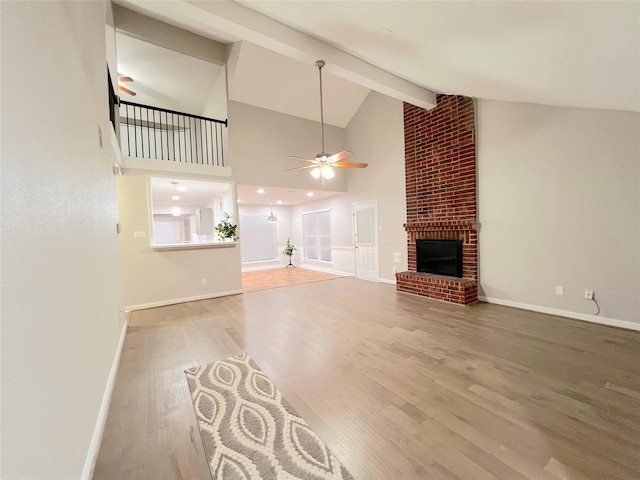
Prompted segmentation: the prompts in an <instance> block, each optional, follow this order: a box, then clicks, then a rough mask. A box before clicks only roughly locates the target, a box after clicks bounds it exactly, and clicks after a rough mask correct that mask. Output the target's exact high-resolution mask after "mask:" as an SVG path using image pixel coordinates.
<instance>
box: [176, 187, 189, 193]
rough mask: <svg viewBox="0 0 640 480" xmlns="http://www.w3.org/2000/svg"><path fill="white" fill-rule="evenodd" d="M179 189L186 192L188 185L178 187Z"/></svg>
mask: <svg viewBox="0 0 640 480" xmlns="http://www.w3.org/2000/svg"><path fill="white" fill-rule="evenodd" d="M178 191H179V192H186V191H187V187H178Z"/></svg>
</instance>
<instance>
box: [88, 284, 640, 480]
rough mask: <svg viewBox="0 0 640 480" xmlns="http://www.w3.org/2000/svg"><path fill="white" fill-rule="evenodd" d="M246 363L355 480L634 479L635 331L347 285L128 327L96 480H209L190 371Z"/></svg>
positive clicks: (203, 306)
mask: <svg viewBox="0 0 640 480" xmlns="http://www.w3.org/2000/svg"><path fill="white" fill-rule="evenodd" d="M240 352H247V353H249V355H251V356H252V357H253V358H254V360H256V362H257V363H258V364H259V365H260V366H261V368H262V369H263V370H264V371H265V373H266V374H267V375H268V376H269V377H270V378H271V379H272V381H273V382H274V383H275V385H276V386H277V388H278V389H279V390H280V391H281V392H282V393H283V394H284V395H285V397H286V398H287V399H288V400H289V401H290V402H291V403H292V405H293V406H294V407H295V408H296V409H297V410H298V411H299V413H300V414H301V415H302V416H303V417H304V418H305V419H306V420H307V422H308V423H309V425H310V426H311V428H313V429H314V430H315V431H316V433H317V434H318V435H319V436H320V438H322V439H323V440H324V441H325V442H326V443H327V445H329V447H331V448H332V449H333V451H334V453H335V454H336V455H337V456H338V458H340V460H341V461H342V462H343V464H344V465H345V466H346V467H347V468H349V470H350V471H351V472H352V473H353V474H354V475H355V476H356V478H359V479H365V480H366V479H381V480H387V479H437V480H455V479H462V480H469V479H473V480H475V479H487V480H495V479H504V480H523V479H535V480H538V479H542V480H559V479H576V480H585V479H592V480H599V479H601V478H608V479H620V480H623V479H624V480H630V479H638V478H640V460H639V459H640V453H639V451H640V333H638V332H632V331H627V330H621V329H615V328H611V327H605V326H602V325H596V324H590V323H586V322H579V321H574V320H569V319H565V318H560V317H554V316H550V315H544V314H540V313H536V312H527V311H523V310H517V309H513V308H508V307H502V306H497V305H489V304H482V303H479V304H475V305H471V306H467V307H462V306H457V305H449V304H445V303H442V302H437V301H433V300H429V299H426V298H422V297H417V296H413V295H408V294H399V293H397V292H396V291H395V289H394V287H393V286H391V285H384V284H377V283H372V282H365V281H359V280H356V279H353V278H338V279H333V280H326V281H320V282H316V283H307V284H299V285H295V286H290V287H283V288H277V289H274V290H260V291H254V292H250V293H245V294H242V295H234V296H229V297H222V298H216V299H210V300H203V301H198V302H190V303H185V304H179V305H171V306H167V307H162V308H154V309H148V310H144V311H137V312H134V313H133V314H132V315H131V318H130V322H129V328H128V331H127V336H126V338H125V343H124V347H123V351H122V357H121V360H120V368H119V371H118V375H117V378H116V382H115V388H114V392H113V396H112V399H111V405H110V410H109V414H108V418H107V423H106V426H105V432H104V436H103V440H102V445H101V448H100V452H99V455H98V459H97V463H96V467H95V472H94V476H93V478H94V479H96V480H102V479H114V480H120V479H149V480H151V479H153V480H155V479H165V478H166V479H173V480H175V479H201V478H202V479H206V478H209V471H208V466H207V464H206V459H205V456H204V452H203V450H202V442H201V439H200V435H199V431H198V429H197V424H196V419H195V415H194V412H193V405H192V404H191V399H190V396H189V391H188V387H187V383H186V378H185V376H184V373H183V371H184V369H185V368H188V367H191V366H196V365H204V364H207V363H210V362H213V361H215V360H219V359H221V358H225V357H228V356H230V355H233V354H237V353H240Z"/></svg>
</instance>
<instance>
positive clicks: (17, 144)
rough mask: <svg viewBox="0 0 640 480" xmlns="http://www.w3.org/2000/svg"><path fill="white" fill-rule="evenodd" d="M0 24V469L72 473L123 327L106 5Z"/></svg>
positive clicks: (53, 10) (25, 8) (39, 11)
mask: <svg viewBox="0 0 640 480" xmlns="http://www.w3.org/2000/svg"><path fill="white" fill-rule="evenodd" d="M1 21H2V25H1V32H2V33H1V34H2V40H1V41H2V82H1V84H2V92H1V93H2V130H1V135H2V142H1V149H2V150H1V158H2V180H1V184H2V250H1V260H2V285H1V295H2V307H1V308H2V310H1V311H2V335H1V346H2V361H1V363H2V424H1V428H0V431H1V433H0V435H1V440H2V454H1V455H2V457H1V458H2V462H1V463H2V466H1V471H0V476H1V477H2V478H7V479H9V478H11V479H21V478H25V479H27V478H28V479H33V478H42V479H44V478H47V479H50V478H65V479H67V478H79V477H80V476H81V474H82V471H83V466H84V463H85V457H86V456H87V452H88V450H89V445H90V442H91V439H92V435H93V433H94V429H95V427H96V424H97V420H98V412H99V410H100V406H101V402H102V399H103V394H104V392H105V387H106V383H107V378H108V376H109V371H110V369H111V366H112V363H113V360H114V355H115V352H116V349H117V345H118V339H119V336H120V332H121V329H122V325H123V318H122V316H121V314H120V311H121V308H122V291H121V283H120V279H121V270H120V248H119V240H118V236H117V234H116V223H117V222H118V209H117V200H116V185H115V178H114V176H113V174H112V165H113V164H115V161H116V153H115V151H114V150H113V149H112V147H111V143H110V141H109V139H110V135H109V134H108V132H109V129H111V124H110V123H109V112H108V103H107V69H106V60H105V55H106V51H107V47H106V45H105V4H104V3H103V2H3V3H2V15H1ZM69 79H73V81H72V82H71V84H70V81H69ZM71 85H72V86H71ZM98 128H100V129H101V130H102V132H103V135H102V136H103V141H104V150H100V148H99V147H98Z"/></svg>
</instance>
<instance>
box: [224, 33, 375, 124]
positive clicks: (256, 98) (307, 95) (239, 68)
mask: <svg viewBox="0 0 640 480" xmlns="http://www.w3.org/2000/svg"><path fill="white" fill-rule="evenodd" d="M240 49H241V50H240V54H239V55H238V59H237V61H236V62H235V64H234V66H233V68H230V69H229V71H230V74H229V99H230V100H234V101H237V102H242V103H248V104H249V105H254V106H256V107H260V108H266V109H267V110H274V111H276V112H281V113H286V114H288V115H293V116H296V117H300V118H305V119H307V120H314V121H319V120H320V84H319V75H318V69H317V68H316V67H315V65H314V64H313V63H311V64H304V63H301V62H299V61H297V60H294V59H292V58H289V57H286V56H284V55H280V54H279V53H275V52H272V51H270V50H267V49H266V48H262V47H259V46H257V45H254V44H252V43H248V42H242V45H241V46H240ZM322 90H323V93H324V95H323V106H324V121H325V123H328V124H330V125H335V126H336V127H341V128H344V127H346V126H347V124H348V123H349V121H351V118H352V117H353V116H354V115H355V113H356V112H357V111H358V109H359V108H360V105H362V102H363V101H364V99H365V98H366V97H367V95H368V94H369V91H370V90H369V89H368V88H365V87H362V86H360V85H356V84H355V83H352V82H349V81H348V80H344V79H343V78H340V77H337V76H335V75H332V74H330V73H328V72H327V71H326V70H325V69H323V71H322Z"/></svg>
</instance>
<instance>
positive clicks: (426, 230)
mask: <svg viewBox="0 0 640 480" xmlns="http://www.w3.org/2000/svg"><path fill="white" fill-rule="evenodd" d="M404 142H405V175H406V195H407V223H406V224H405V225H404V227H405V230H406V232H407V252H408V267H409V270H408V271H406V272H401V273H398V274H396V285H397V287H396V288H397V290H398V291H400V292H407V293H414V294H417V295H423V296H426V297H430V298H435V299H438V300H444V301H447V302H452V303H460V304H463V305H467V304H469V303H473V302H476V301H477V300H478V232H477V203H476V142H475V108H474V103H473V99H471V98H468V97H461V96H456V95H438V98H437V105H436V107H435V108H433V109H431V110H424V109H422V108H419V107H416V106H413V105H409V104H406V103H405V104H404ZM417 239H459V240H462V278H458V277H449V276H443V275H434V274H430V273H422V272H417V271H416V240H417Z"/></svg>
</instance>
